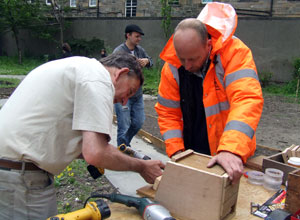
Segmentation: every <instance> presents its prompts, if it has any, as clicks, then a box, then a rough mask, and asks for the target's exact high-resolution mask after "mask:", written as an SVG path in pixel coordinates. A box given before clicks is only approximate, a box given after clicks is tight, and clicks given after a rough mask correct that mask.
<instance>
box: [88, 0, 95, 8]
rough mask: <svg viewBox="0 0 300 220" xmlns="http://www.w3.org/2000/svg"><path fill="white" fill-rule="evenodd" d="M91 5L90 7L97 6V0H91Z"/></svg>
mask: <svg viewBox="0 0 300 220" xmlns="http://www.w3.org/2000/svg"><path fill="white" fill-rule="evenodd" d="M89 6H90V7H96V6H97V0H89Z"/></svg>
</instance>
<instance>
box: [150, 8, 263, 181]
mask: <svg viewBox="0 0 300 220" xmlns="http://www.w3.org/2000/svg"><path fill="white" fill-rule="evenodd" d="M236 26H237V15H236V13H235V10H234V9H233V7H232V6H231V5H229V4H223V3H216V2H214V3H208V4H207V5H206V6H205V8H204V9H203V10H202V11H201V13H200V14H199V16H198V18H197V19H194V18H190V19H185V20H183V21H181V22H180V23H179V24H178V26H177V27H176V29H175V32H174V35H173V36H172V37H171V38H170V40H169V41H168V43H167V45H166V46H165V48H164V49H163V51H162V53H161V54H160V57H161V59H162V60H164V61H165V64H164V67H163V69H162V72H161V82H160V85H159V94H158V103H157V104H156V106H155V109H156V111H157V113H158V123H159V126H160V131H161V134H162V136H163V139H164V141H165V144H166V151H167V154H168V156H169V157H172V156H173V155H175V154H177V153H179V152H181V151H184V150H186V149H192V150H194V151H196V152H199V153H204V154H208V155H212V156H213V157H212V159H211V160H210V161H209V163H208V165H207V166H208V167H211V166H213V165H214V164H215V163H218V164H220V165H221V166H222V167H223V168H224V169H225V171H226V172H227V173H228V175H229V178H230V179H231V180H232V182H233V183H237V182H238V181H239V179H240V177H241V175H242V173H243V163H245V162H246V160H247V158H248V157H249V156H251V155H253V153H254V151H255V148H256V138H255V130H256V128H257V125H258V122H259V119H260V117H261V113H262V109H263V97H262V91H261V86H260V83H259V79H258V75H257V70H256V67H255V63H254V61H253V57H252V53H251V51H250V49H249V48H248V47H247V46H246V45H245V44H244V43H243V42H242V41H241V40H240V39H238V38H237V37H235V36H233V34H234V31H235V29H236Z"/></svg>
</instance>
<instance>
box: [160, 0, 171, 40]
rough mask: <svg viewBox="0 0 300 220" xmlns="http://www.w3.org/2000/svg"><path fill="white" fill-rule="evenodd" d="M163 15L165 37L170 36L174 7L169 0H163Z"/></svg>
mask: <svg viewBox="0 0 300 220" xmlns="http://www.w3.org/2000/svg"><path fill="white" fill-rule="evenodd" d="M160 3H161V12H160V14H161V17H162V21H161V22H162V23H161V26H162V28H163V31H164V34H165V37H168V36H169V32H170V26H171V12H172V7H171V6H170V4H169V1H168V0H161V1H160Z"/></svg>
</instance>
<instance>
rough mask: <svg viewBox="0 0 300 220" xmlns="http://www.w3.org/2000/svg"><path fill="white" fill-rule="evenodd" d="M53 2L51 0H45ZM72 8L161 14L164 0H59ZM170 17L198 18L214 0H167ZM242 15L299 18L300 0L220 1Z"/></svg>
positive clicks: (91, 13)
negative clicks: (204, 8) (228, 4)
mask: <svg viewBox="0 0 300 220" xmlns="http://www.w3.org/2000/svg"><path fill="white" fill-rule="evenodd" d="M45 1H46V4H48V5H51V0H45ZM56 1H58V2H61V3H62V4H64V5H65V6H69V7H70V8H71V10H70V11H69V12H68V14H67V16H69V17H152V18H153V17H161V9H162V5H161V0H152V1H150V0H56ZM165 1H167V2H168V4H169V5H170V7H171V17H195V16H197V15H198V13H199V11H201V9H202V8H203V7H204V6H205V4H206V3H207V2H212V1H213V0H165ZM219 2H226V3H230V4H231V5H232V6H233V7H234V8H235V9H236V10H237V12H238V14H239V15H241V16H267V17H300V0H219Z"/></svg>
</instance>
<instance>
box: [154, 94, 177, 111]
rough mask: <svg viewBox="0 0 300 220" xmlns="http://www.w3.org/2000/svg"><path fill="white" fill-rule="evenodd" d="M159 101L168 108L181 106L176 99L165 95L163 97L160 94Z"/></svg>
mask: <svg viewBox="0 0 300 220" xmlns="http://www.w3.org/2000/svg"><path fill="white" fill-rule="evenodd" d="M157 101H158V103H159V104H161V105H163V106H165V107H168V108H179V107H180V102H179V101H174V100H170V99H165V98H164V97H161V96H160V95H158V96H157Z"/></svg>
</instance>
